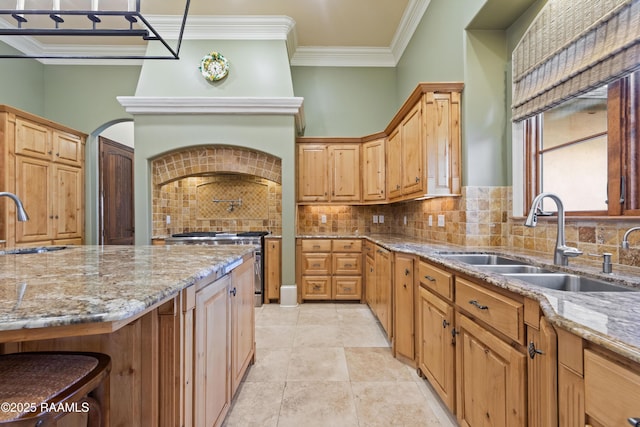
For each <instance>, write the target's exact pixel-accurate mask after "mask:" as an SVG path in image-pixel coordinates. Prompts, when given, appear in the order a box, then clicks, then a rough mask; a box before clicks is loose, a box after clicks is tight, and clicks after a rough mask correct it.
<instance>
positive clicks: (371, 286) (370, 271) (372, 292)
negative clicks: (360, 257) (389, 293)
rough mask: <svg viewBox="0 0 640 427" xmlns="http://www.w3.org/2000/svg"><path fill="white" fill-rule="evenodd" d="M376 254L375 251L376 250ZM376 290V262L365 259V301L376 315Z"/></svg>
mask: <svg viewBox="0 0 640 427" xmlns="http://www.w3.org/2000/svg"><path fill="white" fill-rule="evenodd" d="M374 253H375V249H374ZM377 293H378V292H377V290H376V261H375V258H373V257H369V256H367V257H365V266H364V299H365V301H366V303H367V305H368V306H369V308H370V309H371V310H372V311H373V312H374V313H375V311H376V309H375V307H376V304H377V302H376V301H377Z"/></svg>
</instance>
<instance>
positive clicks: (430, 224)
mask: <svg viewBox="0 0 640 427" xmlns="http://www.w3.org/2000/svg"><path fill="white" fill-rule="evenodd" d="M429 227H433V215H429Z"/></svg>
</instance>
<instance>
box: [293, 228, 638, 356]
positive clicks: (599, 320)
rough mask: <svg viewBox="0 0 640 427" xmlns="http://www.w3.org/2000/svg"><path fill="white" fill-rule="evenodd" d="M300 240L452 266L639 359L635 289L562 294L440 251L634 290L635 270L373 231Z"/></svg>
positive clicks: (570, 328)
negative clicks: (365, 243)
mask: <svg viewBox="0 0 640 427" xmlns="http://www.w3.org/2000/svg"><path fill="white" fill-rule="evenodd" d="M297 237H299V238H356V237H357V238H366V239H368V240H370V241H372V242H374V243H376V244H378V245H380V246H382V247H384V248H386V249H389V250H391V251H394V252H403V253H408V254H413V255H418V256H420V257H424V258H426V259H428V260H429V261H431V262H433V263H434V264H436V265H440V266H443V267H447V268H450V269H454V270H456V271H459V272H461V273H464V274H466V275H467V276H471V277H475V278H477V279H480V280H483V281H486V282H488V283H490V284H492V285H494V286H497V287H500V288H503V289H506V290H509V291H511V292H515V293H518V294H520V295H523V296H526V297H529V298H532V299H535V300H537V301H538V302H539V303H540V307H541V309H542V311H543V312H544V315H545V316H546V317H547V319H548V320H549V321H550V322H551V323H552V324H554V325H556V326H559V327H562V328H563V329H565V330H568V331H570V332H572V333H574V334H576V335H578V336H580V337H582V338H584V339H586V340H588V341H590V342H593V343H595V344H598V345H602V346H603V347H605V348H608V349H609V350H611V351H614V352H615V353H618V354H620V355H621V356H623V357H626V358H628V359H631V360H633V361H635V362H637V363H640V292H567V291H555V290H549V289H545V288H540V287H535V286H533V285H529V284H527V283H525V282H522V281H520V280H516V279H512V278H507V277H505V276H502V275H500V274H497V273H489V272H485V271H481V270H480V269H478V268H474V266H472V265H469V264H465V263H461V262H458V261H455V260H452V259H447V258H445V257H442V256H440V255H439V253H444V252H449V253H451V252H483V253H494V254H499V255H505V256H507V257H510V258H516V259H521V260H522V261H523V262H527V263H530V264H533V265H538V266H542V267H545V268H548V269H555V270H559V271H564V272H570V273H578V274H581V275H586V276H589V277H594V278H598V279H603V280H606V281H615V282H617V283H620V284H624V285H626V286H630V287H635V288H639V290H640V269H639V268H637V267H629V268H626V269H624V270H623V269H622V268H621V267H618V266H616V267H618V268H616V267H614V274H611V275H609V274H603V273H600V272H599V270H597V269H595V268H590V267H582V266H580V267H578V266H571V265H570V266H569V267H560V266H554V265H553V259H552V258H553V256H552V255H551V254H549V255H548V256H544V257H541V256H540V254H537V253H533V252H527V251H514V250H513V249H512V248H502V247H484V248H478V247H465V246H458V245H451V244H443V243H442V242H425V241H420V240H416V239H412V238H411V237H407V236H395V235H386V234H373V235H366V236H363V235H300V236H297Z"/></svg>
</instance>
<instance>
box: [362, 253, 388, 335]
mask: <svg viewBox="0 0 640 427" xmlns="http://www.w3.org/2000/svg"><path fill="white" fill-rule="evenodd" d="M366 265H367V273H366V277H367V282H366V284H365V289H366V290H365V299H366V301H367V304H368V305H369V308H371V311H372V312H373V314H375V316H376V317H377V318H378V321H379V322H380V324H381V325H382V328H383V329H384V331H385V332H386V334H387V338H389V339H391V338H392V336H393V330H392V325H393V324H392V314H393V313H392V306H391V302H392V299H391V294H392V286H391V280H392V276H391V252H389V251H388V250H386V249H384V248H383V247H381V246H377V245H376V247H375V254H374V257H373V261H371V260H370V259H369V257H367V261H366ZM370 270H373V271H370Z"/></svg>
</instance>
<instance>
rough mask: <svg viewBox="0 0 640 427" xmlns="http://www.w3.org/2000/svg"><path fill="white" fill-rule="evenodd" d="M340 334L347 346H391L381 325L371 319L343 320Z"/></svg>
mask: <svg viewBox="0 0 640 427" xmlns="http://www.w3.org/2000/svg"><path fill="white" fill-rule="evenodd" d="M340 334H341V337H342V342H343V343H344V345H345V346H346V347H389V341H387V338H386V337H385V334H384V332H383V331H382V328H381V327H380V325H378V324H377V323H374V322H371V321H369V322H363V321H356V322H344V321H342V322H340Z"/></svg>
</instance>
